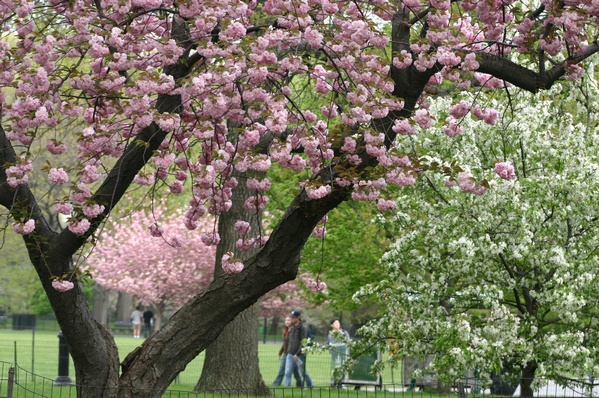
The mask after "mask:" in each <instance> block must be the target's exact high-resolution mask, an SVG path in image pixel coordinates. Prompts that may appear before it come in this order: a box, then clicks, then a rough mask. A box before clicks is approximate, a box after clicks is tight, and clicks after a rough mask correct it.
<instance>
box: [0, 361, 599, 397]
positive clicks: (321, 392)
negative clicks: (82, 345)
mask: <svg viewBox="0 0 599 398" xmlns="http://www.w3.org/2000/svg"><path fill="white" fill-rule="evenodd" d="M535 384H536V385H537V388H536V389H535V393H534V396H535V397H545V398H570V397H572V398H577V397H591V398H592V397H596V396H598V395H599V383H597V384H596V383H595V380H594V379H593V378H583V379H579V380H569V383H568V384H567V385H559V384H557V383H555V382H552V381H549V380H541V381H540V382H539V380H537V381H535ZM86 387H88V388H89V386H86ZM422 387H423V386H422V385H421V386H405V385H400V384H383V385H380V386H359V385H342V386H340V387H338V388H336V387H315V388H305V389H300V388H281V387H277V388H274V387H273V388H271V389H270V392H271V396H272V397H274V398H440V397H442V398H453V397H455V398H466V397H467V396H470V397H477V398H487V397H488V398H492V397H505V396H506V395H505V394H504V395H498V394H493V393H491V391H492V390H491V389H490V387H491V386H490V385H489V386H482V385H481V384H480V381H479V380H477V379H473V380H470V379H460V380H459V381H456V382H455V383H453V385H451V386H444V388H443V390H442V391H441V390H438V389H434V388H422ZM447 387H449V388H447ZM105 390H106V388H105V387H103V386H98V396H102V395H103V392H105ZM147 392H148V396H149V395H152V394H151V392H152V391H151V390H148V391H147ZM512 393H513V395H514V396H519V395H520V391H519V388H518V387H516V388H515V390H513V392H512ZM0 397H6V398H77V385H76V384H74V383H62V384H61V383H58V384H57V383H56V380H52V379H50V378H47V377H44V376H40V375H36V374H34V373H33V372H31V371H29V370H27V369H25V368H23V367H21V366H19V365H18V364H13V363H8V362H2V361H0ZM162 397H164V398H250V397H253V395H252V394H251V393H250V390H248V391H243V390H241V391H234V392H232V391H230V390H226V391H224V390H223V391H222V392H219V391H211V392H193V391H181V390H167V391H166V392H165V393H163V395H162Z"/></svg>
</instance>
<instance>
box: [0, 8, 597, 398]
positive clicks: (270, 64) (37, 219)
mask: <svg viewBox="0 0 599 398" xmlns="http://www.w3.org/2000/svg"><path fill="white" fill-rule="evenodd" d="M597 12H598V10H597V7H595V6H593V5H592V4H591V5H589V4H586V3H583V2H578V1H572V2H567V3H565V2H563V3H559V2H558V3H555V2H552V1H543V2H539V3H535V2H533V3H530V2H520V1H513V2H508V3H504V2H501V3H500V2H491V3H489V2H476V3H474V2H471V1H468V0H464V1H459V2H451V1H449V0H441V1H438V0H434V1H425V0H423V1H422V2H420V1H414V0H410V1H407V0H406V1H403V2H388V1H364V2H359V1H357V2H356V1H352V2H343V1H342V2H330V1H323V2H313V1H304V0H297V1H296V0H294V1H288V2H280V1H277V0H268V1H265V2H254V1H249V2H245V1H221V2H211V1H206V2H204V1H196V0H190V1H188V2H183V3H179V2H176V3H175V2H172V1H170V0H164V1H155V0H148V1H134V2H129V3H120V2H116V1H112V0H105V1H99V2H93V3H90V2H84V1H60V0H52V1H48V2H44V1H42V2H36V3H29V2H22V1H19V0H15V1H13V2H11V3H7V4H6V5H5V6H4V7H0V16H1V18H0V21H2V27H3V28H4V29H3V30H2V31H3V32H4V36H3V37H2V42H1V44H2V45H1V46H0V52H1V55H2V57H1V59H2V62H1V63H0V68H1V71H0V84H1V85H2V92H3V95H4V97H3V98H2V99H1V100H2V101H3V102H2V124H1V126H0V127H1V128H0V164H2V167H1V168H0V187H1V189H0V204H2V206H3V207H4V208H6V209H7V210H8V211H9V213H10V217H11V223H10V226H11V229H12V230H13V231H14V232H16V233H18V234H21V235H23V240H24V242H25V245H26V247H27V250H28V251H29V256H30V258H31V261H32V263H33V266H34V267H35V269H36V272H37V273H38V276H39V278H40V281H41V283H42V285H43V286H44V289H45V291H46V293H47V295H48V297H49V300H50V302H51V304H52V307H53V308H54V311H55V313H56V316H57V319H58V322H59V323H60V325H61V328H62V330H63V333H64V334H65V336H66V338H67V339H68V341H69V343H70V346H71V353H72V356H73V359H74V362H75V368H76V377H77V382H78V383H79V384H80V387H79V396H81V397H87V396H91V397H97V396H98V389H97V386H103V389H102V394H103V395H104V396H118V397H129V396H136V395H137V396H140V395H141V394H142V393H141V392H142V391H143V396H145V397H147V393H146V391H147V390H148V389H152V390H153V392H152V394H154V395H155V396H159V395H160V394H161V392H162V391H163V390H164V389H165V388H166V387H167V386H168V384H169V383H170V382H171V381H172V380H173V379H174V378H175V376H176V374H177V373H178V372H179V371H180V370H181V369H183V368H184V367H185V364H186V363H188V362H189V361H190V360H191V359H192V358H193V357H195V356H196V355H197V354H198V353H199V352H201V351H202V350H204V349H205V348H206V347H207V346H208V345H209V344H211V343H212V342H213V341H214V340H215V339H216V338H217V336H218V335H219V334H220V333H221V332H222V331H223V329H224V328H225V326H226V325H227V324H228V323H229V322H230V321H231V320H232V319H234V318H235V316H236V315H237V314H239V313H240V312H242V311H243V310H245V309H246V308H248V307H251V306H252V305H253V304H254V303H255V302H256V301H257V300H258V299H259V298H260V297H261V296H262V295H263V294H264V293H266V292H268V291H270V290H272V289H273V288H275V287H277V286H279V285H280V284H282V283H284V282H287V281H289V280H291V279H293V278H295V277H296V274H297V270H298V268H297V267H298V263H299V258H300V253H301V250H302V248H303V246H304V244H305V243H306V241H307V239H308V237H309V236H310V234H311V233H312V231H313V230H314V228H315V227H316V226H317V225H318V224H319V222H321V221H322V220H323V217H324V216H325V215H326V214H327V213H328V212H330V211H331V210H333V209H335V208H336V207H338V206H339V205H340V204H341V203H343V202H345V201H347V200H349V199H350V198H351V199H355V200H363V201H376V202H377V207H378V209H380V210H381V211H383V210H388V209H392V208H393V204H392V203H393V201H390V199H391V197H388V196H387V197H386V196H385V194H384V193H383V194H381V192H384V191H385V190H386V188H389V187H390V186H391V187H394V186H396V187H400V186H407V185H411V184H413V183H414V180H415V177H416V176H417V174H418V173H419V172H420V167H419V165H422V163H418V162H415V160H416V159H410V158H409V157H406V156H405V153H403V151H401V150H399V149H397V148H395V139H396V136H397V135H409V134H412V133H413V132H414V126H415V125H418V126H420V127H423V128H426V127H428V126H429V125H430V124H431V123H432V121H433V116H435V115H433V114H431V113H430V112H429V111H428V110H427V108H426V102H424V101H423V99H424V97H425V96H426V95H428V93H429V92H431V91H434V89H433V87H432V86H434V85H435V84H439V83H443V82H445V86H443V87H444V88H448V89H451V88H454V89H460V90H467V89H469V88H471V87H472V82H473V81H478V82H479V83H480V84H483V85H485V86H486V87H493V88H500V87H503V86H504V83H502V81H505V82H509V83H511V84H513V85H515V86H517V87H520V88H522V89H524V90H528V91H530V92H534V93H536V92H538V91H539V90H543V89H547V88H550V87H551V86H552V85H553V84H554V83H555V82H556V80H557V79H560V78H562V77H567V78H569V79H575V78H576V77H579V76H580V75H581V71H582V70H583V66H582V64H581V63H582V62H583V61H584V60H585V59H586V58H587V57H589V56H590V55H592V54H593V53H595V52H596V51H597V49H598V46H597V43H596V39H595V32H596V19H595V17H596V16H597ZM480 73H483V74H485V75H480ZM432 77H433V79H432V80H431V78H432ZM446 86H447V87H446ZM427 87H428V88H427ZM425 89H426V91H425ZM310 91H311V92H314V93H315V95H317V96H318V97H320V98H321V99H322V101H320V102H318V105H319V107H318V108H310V107H309V106H308V105H306V106H303V105H302V103H301V101H300V100H301V98H302V96H303V95H304V93H306V92H310ZM423 95H424V97H423ZM321 104H322V105H321ZM479 111H480V112H479ZM479 111H476V114H477V117H479V118H481V119H484V120H485V122H488V123H492V122H493V120H494V118H495V117H496V115H497V114H496V113H495V111H494V110H493V109H492V108H490V107H485V108H484V109H482V108H481V109H479ZM473 113H474V112H473ZM461 116H463V115H460V113H459V112H458V113H455V114H454V115H452V117H453V119H449V120H448V121H447V126H446V131H445V133H446V134H449V135H455V134H456V133H457V132H459V127H460V126H459V120H460V117H461ZM74 121H77V122H79V121H81V122H82V123H83V126H81V127H80V128H78V129H77V134H76V137H77V145H76V146H74V145H72V146H70V147H69V142H67V141H66V140H65V139H64V137H65V135H66V134H67V133H68V130H67V129H66V128H65V126H72V125H74V124H75V123H74ZM69 122H71V123H69ZM265 148H268V151H264V149H265ZM42 151H45V152H49V153H51V154H52V155H53V156H52V157H51V160H50V161H49V162H47V163H43V164H39V162H38V161H39V160H40V159H41V158H40V157H39V154H40V152H42ZM74 159H75V160H76V165H75V166H73V165H72V163H71V162H72V161H73V160H74ZM272 163H278V164H279V165H281V166H282V167H285V168H288V169H291V170H293V171H297V172H299V171H304V172H305V175H306V179H305V180H304V181H302V183H301V184H300V185H299V187H298V189H297V190H295V192H294V194H295V196H294V198H293V200H292V201H291V202H290V203H289V206H288V207H287V209H288V210H287V211H286V213H285V214H284V215H283V216H282V217H281V218H280V219H279V222H278V223H277V225H276V227H275V228H274V229H273V231H272V234H271V235H270V236H269V239H268V241H266V239H264V240H262V239H261V243H263V246H262V247H261V248H257V247H256V248H254V249H256V250H257V251H256V252H255V254H254V255H252V256H250V257H249V258H247V259H246V258H243V260H244V261H243V270H242V271H241V272H239V273H224V274H223V275H221V276H219V277H217V278H216V279H215V280H214V281H213V282H212V283H211V284H210V285H209V286H208V287H207V288H206V289H204V290H201V291H199V292H198V293H197V294H196V295H195V296H194V297H193V298H192V299H190V300H189V301H188V302H187V303H186V304H185V305H184V306H183V307H182V308H181V309H180V310H179V311H178V312H177V313H175V314H174V315H173V316H172V317H171V319H170V321H169V323H168V325H167V326H166V327H164V328H162V329H161V330H160V332H159V333H157V334H156V335H154V336H153V337H152V338H151V339H149V340H147V341H146V342H145V344H144V345H143V347H141V348H140V349H139V350H137V351H135V352H134V353H132V354H131V355H130V356H129V357H128V358H127V359H126V360H125V362H124V364H123V366H122V367H119V361H118V355H117V352H116V347H115V345H114V341H113V339H112V336H110V334H109V333H108V331H107V330H105V328H103V327H102V326H100V325H98V324H97V323H96V322H95V321H94V320H93V319H92V316H91V313H90V311H89V308H88V307H87V303H86V302H85V300H84V298H83V295H82V291H81V288H80V286H79V285H78V284H77V283H74V284H73V282H72V281H75V280H76V279H77V278H78V277H79V275H80V274H79V271H80V267H79V264H80V261H79V260H78V258H77V257H76V258H75V261H72V258H73V256H74V255H76V254H78V253H80V251H81V249H82V247H83V246H84V245H85V244H86V243H89V242H90V241H93V238H94V237H95V235H96V234H99V233H100V232H101V229H100V227H101V226H102V224H103V222H104V221H105V220H106V218H107V217H108V216H109V215H110V214H111V212H112V211H113V209H114V207H115V206H116V204H117V203H118V202H119V201H120V200H121V198H122V197H123V196H124V195H125V193H126V192H127V191H128V190H129V189H130V187H132V184H134V185H133V186H134V187H136V186H138V185H139V186H141V187H146V188H145V189H150V188H152V190H153V192H154V193H155V194H156V195H158V192H165V193H168V194H173V195H176V194H179V193H181V192H182V191H184V190H185V189H187V190H188V191H189V192H190V194H191V195H192V196H193V198H192V199H191V200H190V201H189V203H188V204H187V205H186V206H185V214H186V225H187V226H188V227H189V228H190V229H194V228H195V226H196V223H197V222H198V220H199V219H200V218H201V217H203V216H206V215H211V216H220V215H221V214H222V213H223V212H226V211H227V210H229V209H230V208H231V206H232V205H233V203H232V194H233V189H234V188H235V187H236V186H237V185H239V184H246V186H247V188H248V189H249V190H250V191H251V192H252V195H251V197H249V198H248V200H245V201H244V203H243V207H244V209H246V210H247V211H248V212H252V213H256V212H258V211H260V210H261V209H262V208H263V206H264V205H265V203H266V201H267V199H266V196H265V192H266V191H267V190H268V188H269V186H270V182H269V181H268V180H267V179H265V178H262V176H261V175H257V176H256V175H253V173H254V172H255V173H263V172H265V171H267V170H268V169H269V168H270V167H271V165H272ZM454 170H455V166H454ZM236 172H239V173H246V172H249V175H248V177H249V178H247V179H238V178H237V174H236ZM32 173H41V174H42V175H45V176H47V178H48V179H49V180H50V181H52V183H55V184H60V185H65V184H67V185H66V186H68V187H69V193H68V194H65V195H63V194H60V196H58V197H54V198H53V201H54V202H55V208H54V211H55V212H56V213H63V214H65V215H68V216H69V220H68V226H67V229H66V230H64V231H60V230H59V229H57V227H56V225H55V224H53V223H52V222H51V220H53V216H54V214H52V215H48V214H47V213H45V212H44V211H43V209H42V208H41V207H40V204H39V203H40V202H39V200H38V199H39V198H41V197H45V195H46V193H47V192H45V189H40V190H37V189H36V186H34V185H33V184H32V185H29V184H28V181H29V175H30V174H32ZM478 186H479V185H474V186H470V189H475V188H477V187H478ZM37 188H41V187H37ZM246 221H247V220H246ZM207 239H208V240H212V242H214V243H216V242H217V236H216V235H212V237H207ZM219 260H220V261H221V262H222V261H224V262H225V264H224V265H225V268H227V269H228V270H240V269H241V262H240V261H238V260H239V258H238V257H231V256H230V255H229V254H227V256H226V257H225V258H224V259H223V258H222V257H221V258H220V259H219ZM56 288H58V289H60V290H61V291H59V290H57V289H56ZM67 289H70V290H67Z"/></svg>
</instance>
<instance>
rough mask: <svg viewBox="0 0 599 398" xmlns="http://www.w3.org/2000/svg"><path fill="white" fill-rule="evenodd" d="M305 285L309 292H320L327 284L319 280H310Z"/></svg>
mask: <svg viewBox="0 0 599 398" xmlns="http://www.w3.org/2000/svg"><path fill="white" fill-rule="evenodd" d="M306 286H307V287H308V289H309V290H310V291H311V292H315V293H316V292H322V291H324V290H325V289H326V288H327V284H326V283H324V282H323V281H321V280H310V281H309V282H308V283H307V284H306Z"/></svg>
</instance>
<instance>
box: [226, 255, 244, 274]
mask: <svg viewBox="0 0 599 398" xmlns="http://www.w3.org/2000/svg"><path fill="white" fill-rule="evenodd" d="M221 263H222V267H223V271H225V272H226V273H227V274H237V273H239V272H241V271H243V263H242V262H241V261H238V260H237V259H236V258H234V257H233V253H231V252H227V253H225V254H224V255H223V258H222V262H221Z"/></svg>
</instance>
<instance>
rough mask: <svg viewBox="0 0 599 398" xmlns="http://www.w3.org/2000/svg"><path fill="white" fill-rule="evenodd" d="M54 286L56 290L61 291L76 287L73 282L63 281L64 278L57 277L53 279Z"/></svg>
mask: <svg viewBox="0 0 599 398" xmlns="http://www.w3.org/2000/svg"><path fill="white" fill-rule="evenodd" d="M52 287H53V288H54V290H57V291H59V292H67V291H69V290H71V289H72V288H74V287H75V285H74V284H73V282H69V281H63V280H62V279H55V280H53V281H52Z"/></svg>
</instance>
